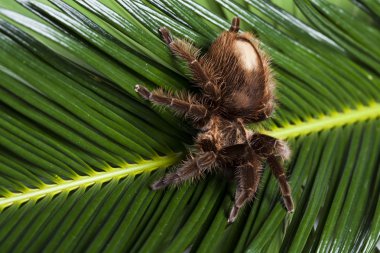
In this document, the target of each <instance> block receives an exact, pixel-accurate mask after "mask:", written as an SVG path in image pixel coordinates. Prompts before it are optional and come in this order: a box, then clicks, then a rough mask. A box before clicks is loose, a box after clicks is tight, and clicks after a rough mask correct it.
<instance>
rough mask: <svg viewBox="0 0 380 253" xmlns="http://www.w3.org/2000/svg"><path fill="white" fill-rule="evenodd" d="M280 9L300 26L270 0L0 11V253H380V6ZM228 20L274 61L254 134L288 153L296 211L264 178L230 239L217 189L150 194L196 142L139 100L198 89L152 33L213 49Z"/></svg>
mask: <svg viewBox="0 0 380 253" xmlns="http://www.w3.org/2000/svg"><path fill="white" fill-rule="evenodd" d="M282 4H284V5H283V6H282V7H283V8H285V9H288V10H289V8H290V9H292V12H293V13H295V15H292V14H290V12H287V11H285V10H284V9H282V8H281V7H279V6H277V5H275V4H273V3H270V2H268V1H263V0H255V1H253V0H246V1H231V0H217V1H216V2H214V1H201V0H199V1H197V2H194V1H190V0H183V1H175V0H160V1H157V0H148V1H142V0H133V1H128V0H117V1H106V0H102V1H95V0H82V1H75V2H74V1H63V0H50V1H48V0H38V1H37V0H19V1H17V2H14V1H3V2H1V3H0V110H1V113H0V151H1V152H0V210H1V212H0V227H1V229H0V246H1V247H0V248H1V252H11V251H12V252H40V251H45V252H55V251H60V252H70V251H76V252H83V251H87V252H99V251H106V252H183V251H186V250H189V251H191V252H245V251H246V252H373V251H374V250H375V247H376V243H377V242H378V240H379V237H380V204H379V203H380V202H379V195H380V173H379V168H380V167H379V159H380V156H379V153H380V134H379V133H380V131H379V127H380V124H379V123H380V119H379V118H380V103H379V100H380V73H379V69H380V68H379V62H380V50H379V49H378V45H377V41H378V39H379V38H380V31H379V28H378V22H379V17H380V16H379V13H380V12H379V10H380V5H379V3H377V2H376V1H366V0H360V1H356V2H355V3H346V4H345V5H344V6H343V5H340V4H339V5H338V4H331V3H330V2H327V1H325V0H307V1H303V0H302V1H301V0H295V1H294V3H292V2H290V1H288V2H286V3H284V2H282ZM296 7H297V8H296ZM353 14H354V15H353ZM235 15H237V16H239V17H240V18H241V19H242V20H243V22H242V23H243V24H242V25H243V29H244V30H249V31H253V32H254V33H256V34H257V35H258V36H259V37H260V39H261V40H262V42H263V46H264V49H265V50H266V51H267V52H268V54H270V56H271V58H272V60H273V67H274V69H275V74H276V77H277V80H278V97H279V102H280V105H281V106H280V108H279V109H278V110H277V112H276V115H275V117H274V118H273V119H272V120H271V121H269V122H265V123H264V124H263V125H260V126H254V125H252V126H251V127H252V128H254V129H257V130H259V131H265V132H267V133H268V134H271V135H273V136H276V137H278V138H283V139H287V140H288V141H289V142H290V144H291V146H292V150H293V156H292V161H291V163H290V164H289V165H288V166H287V167H288V168H289V169H288V174H289V175H290V183H291V186H292V189H293V195H294V198H295V202H296V211H295V213H294V214H293V215H288V214H287V213H286V211H285V210H284V208H283V207H282V206H281V203H280V201H279V200H280V197H279V191H278V186H277V183H276V181H275V179H273V178H272V177H271V175H270V173H268V172H267V171H266V172H265V173H264V175H263V180H262V187H261V189H260V191H259V193H258V196H257V198H256V199H255V201H254V202H253V203H252V205H251V206H250V207H247V208H246V209H245V210H244V213H242V214H241V216H240V217H239V219H238V220H237V221H236V222H235V223H234V224H232V225H230V226H227V219H226V213H227V212H228V210H229V208H230V206H231V203H232V200H233V195H232V192H233V187H232V186H231V185H229V184H227V183H226V182H225V181H224V180H222V179H221V178H219V177H216V176H210V177H208V178H207V179H206V180H203V181H201V182H200V183H198V184H196V185H195V184H192V185H184V186H183V187H181V188H179V189H169V190H166V191H158V192H154V191H151V190H150V189H149V188H148V185H149V184H150V183H151V182H152V181H154V180H155V179H156V178H158V177H160V176H162V175H163V173H164V169H165V168H169V167H171V166H172V165H175V164H176V163H177V162H179V161H180V160H181V159H182V158H183V156H184V155H185V154H186V148H185V146H186V145H189V144H191V136H192V135H193V134H194V131H193V130H192V129H191V128H190V127H188V126H187V125H186V123H184V122H181V121H180V120H178V119H177V118H175V117H174V116H172V115H171V113H170V112H168V111H166V110H162V109H158V108H152V107H151V105H150V104H149V103H146V102H144V101H142V100H141V99H140V98H139V97H138V96H137V95H136V94H135V92H134V90H133V87H134V85H135V84H136V83H144V85H147V86H149V87H151V88H153V87H156V86H162V87H164V88H166V89H186V88H190V86H189V82H188V81H187V80H186V73H187V71H186V69H185V68H184V67H183V66H182V65H181V63H179V62H177V61H175V60H174V59H173V58H172V57H171V55H170V53H169V51H168V50H167V48H166V47H165V45H164V44H163V43H162V42H161V40H160V38H159V36H158V32H157V29H158V27H160V26H166V27H168V28H169V29H170V30H171V31H173V33H174V34H175V35H177V36H180V37H186V38H189V39H191V40H193V41H194V42H195V43H196V44H197V45H199V46H201V47H206V46H207V45H208V44H209V43H210V41H212V40H213V39H214V38H215V37H216V36H217V34H218V33H220V32H221V31H222V30H223V29H226V28H227V27H228V25H229V19H230V18H231V17H232V16H235Z"/></svg>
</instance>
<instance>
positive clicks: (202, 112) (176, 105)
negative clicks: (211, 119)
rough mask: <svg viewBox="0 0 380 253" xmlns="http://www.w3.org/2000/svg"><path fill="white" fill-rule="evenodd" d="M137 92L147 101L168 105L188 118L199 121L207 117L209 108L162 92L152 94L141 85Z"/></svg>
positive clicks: (136, 88)
mask: <svg viewBox="0 0 380 253" xmlns="http://www.w3.org/2000/svg"><path fill="white" fill-rule="evenodd" d="M135 91H136V92H137V93H139V94H140V96H142V97H143V98H145V99H146V100H149V101H151V102H153V103H155V104H159V105H166V106H168V107H170V108H172V109H173V110H175V111H177V112H179V113H181V114H183V115H185V116H186V117H188V118H193V119H196V120H199V119H204V118H206V117H207V114H208V111H207V108H206V107H204V106H203V105H201V104H197V103H189V102H187V101H183V100H181V99H179V98H175V97H172V96H170V95H166V94H164V93H162V92H161V91H153V92H150V91H149V90H148V89H147V88H145V87H144V86H140V85H136V86H135Z"/></svg>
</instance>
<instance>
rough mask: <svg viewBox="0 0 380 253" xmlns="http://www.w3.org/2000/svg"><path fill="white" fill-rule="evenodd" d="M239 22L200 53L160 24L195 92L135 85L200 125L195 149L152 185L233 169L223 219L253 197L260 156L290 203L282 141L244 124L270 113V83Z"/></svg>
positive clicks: (290, 207) (272, 103) (263, 60)
mask: <svg viewBox="0 0 380 253" xmlns="http://www.w3.org/2000/svg"><path fill="white" fill-rule="evenodd" d="M239 23H240V21H239V18H237V17H235V18H234V19H233V21H232V25H231V28H230V29H229V31H225V32H222V34H221V35H220V36H219V37H218V38H217V39H216V40H215V41H214V42H213V43H212V44H211V46H210V48H209V49H208V51H207V52H206V53H205V54H204V55H202V56H200V53H199V52H200V51H199V49H197V48H195V47H194V46H193V45H192V44H191V43H189V42H187V41H185V40H181V39H177V38H174V39H173V38H172V37H171V35H170V33H169V31H168V30H167V29H166V28H164V27H162V28H160V30H159V31H160V33H161V35H162V37H163V40H164V41H165V42H166V43H167V45H168V46H169V48H170V50H171V51H172V52H173V54H174V55H176V56H178V57H180V58H182V59H184V60H185V61H186V62H187V63H188V65H189V68H190V70H191V74H192V77H193V80H194V82H195V84H196V85H197V86H198V87H199V88H200V90H201V91H202V93H201V94H190V93H188V92H186V93H182V94H179V95H176V96H174V95H171V94H165V93H164V92H163V91H162V90H154V91H152V92H150V91H148V90H147V89H146V88H145V87H143V86H140V85H136V87H135V90H136V92H138V93H139V94H140V95H141V96H142V97H143V98H145V99H147V100H149V101H151V102H153V103H156V104H160V105H165V106H168V107H170V108H172V109H173V110H174V111H176V112H177V113H180V114H182V115H184V116H185V117H186V118H188V119H190V120H191V121H192V122H193V124H194V126H195V127H196V128H197V129H199V130H200V132H199V133H198V135H197V137H196V139H195V147H196V148H197V152H196V154H194V155H191V156H190V157H189V158H188V159H187V160H186V161H184V162H183V164H182V166H180V167H179V168H178V169H177V170H176V171H175V172H172V173H168V174H166V175H165V176H164V177H163V178H162V179H160V180H158V181H157V182H155V183H154V184H153V185H152V186H151V187H152V189H154V190H157V189H161V188H164V187H167V186H168V185H171V184H174V185H177V184H180V183H182V182H184V181H186V180H190V179H197V178H199V177H200V176H201V175H203V174H204V173H206V172H209V171H211V170H213V169H215V170H220V171H221V172H224V173H225V174H226V175H228V174H229V175H231V174H233V175H234V178H236V180H237V189H236V194H235V203H234V206H233V208H232V210H231V212H230V215H229V218H228V222H229V223H232V222H234V221H235V219H236V217H237V214H238V211H239V209H240V208H241V207H242V206H244V205H245V203H247V202H248V201H250V200H252V198H253V197H254V195H255V193H256V191H257V187H258V185H259V182H260V177H261V172H262V169H263V162H264V161H268V163H269V166H270V168H271V170H272V173H273V174H274V175H275V177H276V178H277V180H278V182H279V185H280V188H281V193H282V197H283V200H284V204H285V207H286V209H287V210H288V212H292V211H293V209H294V207H293V200H292V197H291V192H290V187H289V184H288V182H287V180H286V176H285V172H284V168H283V166H282V164H283V161H284V160H287V159H289V155H290V150H289V148H288V146H287V144H286V142H284V141H282V140H277V139H275V138H273V137H270V136H268V135H264V134H260V133H256V132H252V131H251V130H248V129H246V128H245V126H244V125H245V124H248V123H257V122H260V121H263V120H265V119H267V118H268V117H269V116H270V115H271V114H272V112H273V110H274V107H275V97H274V94H273V91H274V87H275V85H274V82H273V80H272V77H271V71H270V67H269V61H268V59H267V57H266V56H265V54H264V53H263V51H261V50H260V48H259V41H258V40H257V39H256V38H255V37H254V36H253V35H252V34H251V33H238V31H239Z"/></svg>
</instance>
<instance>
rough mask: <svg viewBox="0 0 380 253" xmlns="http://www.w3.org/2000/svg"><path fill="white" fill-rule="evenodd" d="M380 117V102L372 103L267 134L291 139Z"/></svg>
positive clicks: (267, 132)
mask: <svg viewBox="0 0 380 253" xmlns="http://www.w3.org/2000/svg"><path fill="white" fill-rule="evenodd" d="M379 117H380V104H379V103H372V104H370V105H369V106H360V107H358V108H357V109H355V110H346V111H344V112H341V113H338V112H336V113H332V114H331V115H329V116H322V117H320V118H311V119H309V120H307V121H304V122H300V123H298V124H294V125H288V126H286V127H281V128H277V129H272V130H270V131H266V132H265V134H268V135H271V136H273V137H276V138H279V139H289V138H294V137H297V136H302V135H307V134H310V133H314V132H319V131H323V130H328V129H331V128H335V127H340V126H344V125H348V124H353V123H355V122H359V121H365V120H369V119H375V118H379Z"/></svg>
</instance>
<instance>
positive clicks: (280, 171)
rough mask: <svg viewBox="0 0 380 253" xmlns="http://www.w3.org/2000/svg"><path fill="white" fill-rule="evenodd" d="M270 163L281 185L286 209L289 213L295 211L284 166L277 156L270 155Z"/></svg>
mask: <svg viewBox="0 0 380 253" xmlns="http://www.w3.org/2000/svg"><path fill="white" fill-rule="evenodd" d="M268 163H269V166H270V167H271V170H272V173H273V174H274V176H275V177H276V178H277V181H278V184H279V185H280V189H281V194H282V198H283V200H284V204H285V207H286V210H288V212H289V213H292V212H293V211H294V203H293V199H292V194H291V190H290V186H289V183H288V181H287V180H286V176H285V171H284V168H283V166H282V165H281V163H280V161H279V160H278V158H276V157H275V156H270V157H268Z"/></svg>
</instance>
